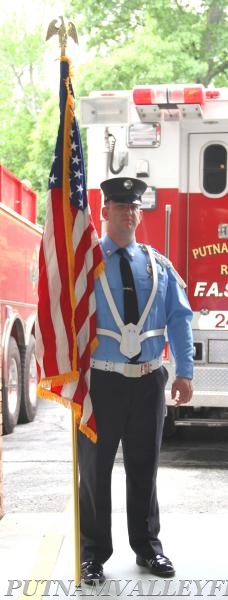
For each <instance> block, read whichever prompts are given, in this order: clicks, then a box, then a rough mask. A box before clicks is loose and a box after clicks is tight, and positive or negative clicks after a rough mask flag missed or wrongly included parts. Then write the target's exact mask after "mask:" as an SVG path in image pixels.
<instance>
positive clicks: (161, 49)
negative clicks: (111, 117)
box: [72, 0, 228, 87]
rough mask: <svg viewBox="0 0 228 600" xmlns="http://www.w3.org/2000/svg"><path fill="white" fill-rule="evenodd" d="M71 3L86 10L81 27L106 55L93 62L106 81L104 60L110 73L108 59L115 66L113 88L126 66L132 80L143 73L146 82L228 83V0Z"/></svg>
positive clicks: (81, 11) (80, 11)
mask: <svg viewBox="0 0 228 600" xmlns="http://www.w3.org/2000/svg"><path fill="white" fill-rule="evenodd" d="M72 8H73V9H74V10H75V11H76V14H77V13H78V14H80V15H82V17H81V19H79V22H78V29H79V32H80V31H81V32H82V33H83V34H86V35H87V36H88V46H90V47H96V48H97V52H99V55H100V57H101V56H103V57H104V60H103V63H102V60H101V58H100V59H99V60H98V58H97V57H96V58H95V61H94V62H97V60H98V65H99V67H100V69H99V71H101V82H103V79H104V73H103V68H102V66H101V65H102V64H103V67H104V70H105V72H106V73H107V71H108V69H107V61H110V62H109V65H110V66H111V67H113V65H115V68H114V71H113V70H112V69H110V73H109V81H110V84H109V86H108V87H114V86H116V83H115V81H116V71H118V72H119V71H121V72H122V73H123V71H125V73H126V74H127V80H128V79H132V78H133V80H134V79H135V74H136V73H137V75H138V73H139V75H140V78H141V74H142V76H144V82H145V80H147V82H148V81H152V82H153V81H155V80H156V81H157V83H159V82H160V83H161V82H164V81H170V80H172V81H174V82H181V81H185V82H186V81H187V80H188V81H195V82H201V83H203V84H204V85H206V86H207V85H209V83H215V85H226V84H227V74H228V55H227V47H228V33H227V32H228V28H227V24H228V23H227V0H198V1H196V0H195V1H194V0H189V2H187V0H156V2H151V1H150V0H146V1H143V0H142V2H141V3H140V5H139V3H138V1H137V0H107V2H105V3H104V4H103V3H97V2H96V1H95V0H89V1H87V2H86V3H84V2H82V0H72ZM75 21H77V16H76V17H75ZM123 62H124V63H125V65H124V64H123ZM93 65H94V63H92V64H91V69H92V71H93ZM140 65H141V72H140ZM153 65H154V69H153ZM93 74H94V73H93ZM107 74H108V73H107ZM89 78H90V70H89ZM96 79H97V80H98V79H99V76H98V73H96ZM112 82H113V83H112ZM141 82H142V79H141ZM84 86H85V83H84ZM106 87H107V86H106ZM121 87H122V85H121ZM124 87H126V85H125V86H124Z"/></svg>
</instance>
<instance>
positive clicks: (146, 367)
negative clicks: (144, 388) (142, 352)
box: [140, 362, 153, 375]
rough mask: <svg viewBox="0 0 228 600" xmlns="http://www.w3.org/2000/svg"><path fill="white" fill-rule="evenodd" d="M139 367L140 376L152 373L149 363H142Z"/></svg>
mask: <svg viewBox="0 0 228 600" xmlns="http://www.w3.org/2000/svg"><path fill="white" fill-rule="evenodd" d="M140 366H141V375H148V373H152V371H153V369H152V367H151V365H150V363H149V362H147V363H142V364H141V365H140Z"/></svg>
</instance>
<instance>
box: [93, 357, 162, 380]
mask: <svg viewBox="0 0 228 600" xmlns="http://www.w3.org/2000/svg"><path fill="white" fill-rule="evenodd" d="M161 365H162V356H159V357H158V358H155V359H154V360H151V361H150V362H146V363H136V364H134V363H118V362H112V361H111V360H95V358H91V360H90V366H91V368H92V369H99V370H100V371H107V372H111V373H120V374H121V375H124V376H125V377H142V376H143V375H148V374H149V373H152V372H153V371H155V369H158V368H159V367H161Z"/></svg>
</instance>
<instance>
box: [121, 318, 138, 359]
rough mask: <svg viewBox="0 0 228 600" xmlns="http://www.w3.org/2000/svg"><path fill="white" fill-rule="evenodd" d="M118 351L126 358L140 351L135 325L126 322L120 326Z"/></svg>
mask: <svg viewBox="0 0 228 600" xmlns="http://www.w3.org/2000/svg"><path fill="white" fill-rule="evenodd" d="M120 352H121V353H122V354H124V356H127V358H133V356H136V355H137V354H139V353H140V352H141V342H140V338H139V329H138V327H137V325H133V323H128V324H127V325H124V327H122V328H121V342H120Z"/></svg>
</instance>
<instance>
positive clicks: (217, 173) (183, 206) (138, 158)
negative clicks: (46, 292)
mask: <svg viewBox="0 0 228 600" xmlns="http://www.w3.org/2000/svg"><path fill="white" fill-rule="evenodd" d="M80 115H81V119H80V124H81V126H82V127H87V143H88V191H89V201H90V206H91V211H92V215H93V219H94V222H95V225H96V228H97V230H98V233H99V234H101V232H102V228H103V224H102V221H101V216H100V215H101V211H100V209H101V205H102V196H101V193H100V191H99V184H100V182H101V181H102V180H104V179H106V178H110V177H115V176H129V177H139V178H141V179H143V180H144V181H145V182H146V183H147V190H146V192H145V194H144V197H143V219H142V223H141V224H140V226H139V228H138V230H137V239H138V241H141V242H143V243H145V244H151V245H152V246H153V247H154V248H157V249H158V250H159V251H160V252H161V253H162V254H165V255H166V256H167V257H168V258H169V259H170V260H171V261H172V263H173V265H174V266H175V268H176V269H177V270H178V271H179V273H180V275H181V276H182V277H183V278H184V280H185V281H186V283H187V293H188V297H189V300H190V303H191V306H192V309H193V311H194V319H193V333H194V348H195V375H194V388H195V393H194V397H193V399H192V401H191V403H190V404H189V405H188V406H186V407H180V408H178V409H175V408H174V406H172V401H171V399H170V394H169V393H168V394H167V405H168V418H167V427H168V424H169V426H170V427H173V425H175V424H176V425H177V424H192V423H194V424H199V425H201V424H208V425H210V424H214V425H215V424H223V425H224V424H226V425H228V180H227V154H228V88H223V89H212V88H211V89H206V88H204V86H202V85H200V84H198V85H195V84H193V85H189V84H188V85H184V84H183V85H177V84H175V85H171V84H167V85H147V86H138V87H135V88H134V89H133V90H132V91H121V92H118V91H115V92H112V91H102V92H94V93H92V94H91V95H90V96H89V97H85V98H82V99H81V106H80ZM165 360H166V361H167V367H168V370H169V373H170V377H169V381H170V382H171V381H172V378H173V375H174V373H173V361H172V357H171V356H170V354H169V349H168V348H167V354H166V356H165Z"/></svg>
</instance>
